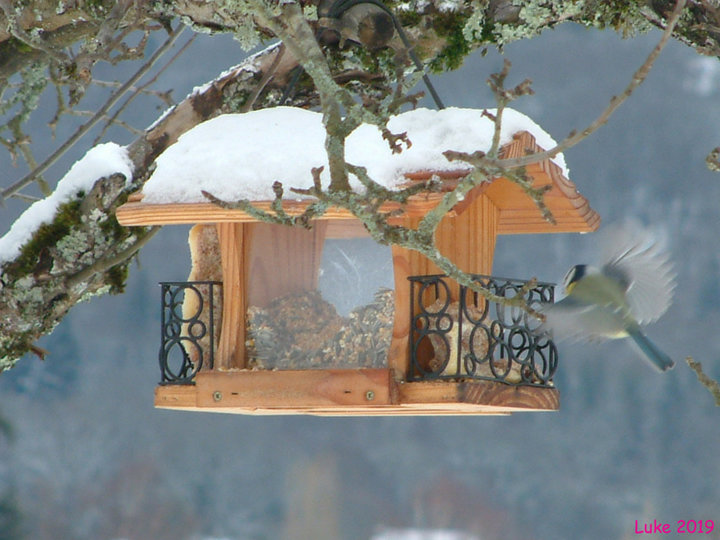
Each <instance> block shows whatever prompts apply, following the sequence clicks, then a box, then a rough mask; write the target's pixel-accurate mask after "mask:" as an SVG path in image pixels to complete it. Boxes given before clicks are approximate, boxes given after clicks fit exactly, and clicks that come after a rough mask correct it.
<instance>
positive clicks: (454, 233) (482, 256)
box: [388, 194, 499, 379]
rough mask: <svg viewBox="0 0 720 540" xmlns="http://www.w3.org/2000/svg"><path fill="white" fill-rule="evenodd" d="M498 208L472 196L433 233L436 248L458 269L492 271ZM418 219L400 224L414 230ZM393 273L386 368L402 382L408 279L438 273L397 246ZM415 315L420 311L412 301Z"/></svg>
mask: <svg viewBox="0 0 720 540" xmlns="http://www.w3.org/2000/svg"><path fill="white" fill-rule="evenodd" d="M498 216H499V213H498V209H497V208H496V207H495V205H494V204H493V203H492V201H491V200H490V199H488V198H487V197H486V196H485V195H484V194H479V195H477V196H476V197H475V199H474V201H473V202H472V203H471V204H468V205H464V207H463V208H462V210H461V211H459V212H458V213H457V215H454V216H451V215H448V216H445V218H444V219H443V220H442V221H441V222H440V225H439V226H438V228H437V231H436V234H435V245H436V246H437V248H438V249H439V250H440V253H442V254H443V255H445V256H446V257H448V258H450V259H451V260H452V261H453V262H454V263H455V264H456V265H457V266H458V267H460V269H461V270H463V271H465V272H468V273H471V274H490V272H491V271H492V261H493V254H494V252H495V239H496V237H497V224H498ZM419 221H420V218H406V219H405V221H404V223H403V225H404V226H406V227H411V228H415V227H417V224H418V223H419ZM392 253H393V266H394V271H395V306H396V309H395V322H394V326H393V337H392V342H391V343H390V352H389V354H388V364H389V365H388V367H390V368H391V369H393V370H394V372H395V377H396V378H398V379H405V378H406V377H407V374H408V372H409V369H410V351H409V346H408V340H409V336H410V330H411V329H410V317H411V314H410V313H408V312H407V311H406V310H407V309H408V308H409V306H410V283H409V281H408V279H407V278H408V276H413V275H432V274H439V273H441V271H440V269H439V268H438V267H437V266H435V264H433V263H432V262H431V261H430V260H429V259H428V258H426V257H425V256H423V255H421V254H420V253H418V252H417V251H412V250H409V249H405V248H402V247H398V246H393V247H392ZM458 296H459V288H458V287H457V286H455V287H451V289H450V297H451V300H452V301H455V300H458ZM415 300H416V302H415V304H416V305H415V313H413V315H415V314H417V313H419V311H420V309H419V306H418V305H417V299H415Z"/></svg>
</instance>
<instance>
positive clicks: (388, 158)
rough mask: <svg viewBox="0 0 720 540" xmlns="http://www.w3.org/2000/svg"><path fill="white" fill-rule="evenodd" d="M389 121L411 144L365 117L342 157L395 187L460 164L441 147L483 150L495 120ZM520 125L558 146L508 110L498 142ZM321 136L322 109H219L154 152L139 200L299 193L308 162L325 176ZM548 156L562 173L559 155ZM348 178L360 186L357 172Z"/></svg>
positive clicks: (447, 113)
mask: <svg viewBox="0 0 720 540" xmlns="http://www.w3.org/2000/svg"><path fill="white" fill-rule="evenodd" d="M488 112H490V113H494V112H495V111H494V110H493V109H488ZM388 128H389V129H390V131H391V132H392V133H396V134H397V133H402V132H407V134H408V137H409V139H410V141H411V143H412V145H411V146H410V147H409V148H407V149H404V150H403V151H402V152H401V153H399V154H397V153H396V154H393V153H392V151H391V150H390V147H389V146H388V143H387V142H386V141H385V140H383V138H382V135H381V132H380V130H379V129H378V128H377V127H376V126H373V125H366V124H364V125H361V126H360V127H358V128H357V129H356V130H355V131H353V133H352V134H350V136H349V137H348V138H347V141H346V160H347V162H348V163H351V164H353V165H358V166H363V167H366V168H367V171H368V174H369V175H370V178H372V179H373V180H375V181H376V182H379V183H381V184H383V185H385V186H387V187H390V188H394V187H397V186H398V185H399V184H401V183H403V182H406V179H405V177H404V176H403V175H404V173H406V172H413V171H418V170H433V171H446V170H457V169H458V168H459V164H458V162H452V163H451V162H449V161H448V160H447V159H446V158H445V157H444V156H443V155H442V152H444V151H445V150H456V151H460V152H474V151H476V150H484V151H486V150H488V149H489V148H490V145H491V142H492V136H493V131H494V123H493V122H492V121H491V120H490V119H489V118H488V117H487V116H484V115H483V110H482V109H461V108H447V109H443V110H439V111H436V110H429V109H416V110H412V111H408V112H405V113H402V114H399V115H397V116H394V117H392V118H391V119H390V121H389V122H388ZM521 131H528V132H530V133H531V134H532V135H533V136H534V137H535V139H536V140H537V143H538V145H539V146H541V147H542V148H545V149H549V148H552V147H553V146H555V141H553V139H552V138H551V137H550V135H548V133H546V132H545V131H544V130H543V129H542V128H540V126H538V125H537V124H536V123H535V122H533V121H532V120H531V119H530V118H528V117H527V116H525V115H523V114H522V113H519V112H517V111H515V110H512V109H505V111H504V115H503V124H502V135H501V141H500V143H501V144H505V143H507V142H510V141H511V140H512V136H513V135H514V134H516V133H518V132H521ZM324 142H325V130H324V127H323V124H322V115H321V114H320V113H317V112H313V111H308V110H305V109H299V108H294V107H275V108H271V109H261V110H258V111H253V112H249V113H245V114H227V115H222V116H218V117H216V118H213V119H211V120H208V121H206V122H203V123H202V124H199V125H198V126H196V127H195V128H193V129H191V130H190V131H188V132H186V133H185V134H183V135H182V136H181V137H180V138H179V140H178V141H177V142H176V143H175V144H173V145H172V146H170V147H169V148H168V149H167V150H165V152H163V154H162V155H160V156H159V157H158V158H157V168H156V170H155V172H154V173H153V175H152V176H151V177H150V179H149V180H148V181H147V182H146V184H145V186H144V187H143V194H144V197H143V202H144V203H146V204H169V203H197V202H206V199H205V197H204V196H203V195H202V193H201V192H202V191H203V190H204V191H207V192H210V193H212V194H213V195H215V196H216V197H218V198H220V199H224V200H228V201H234V200H239V199H248V200H254V201H263V200H272V199H273V198H274V194H273V191H272V184H273V182H275V181H280V182H282V184H283V186H284V187H285V197H286V198H289V199H291V198H300V197H299V196H298V195H295V194H293V193H291V192H290V189H289V188H291V187H295V188H309V187H312V176H311V173H310V171H311V169H312V168H313V167H320V166H324V167H325V170H324V171H323V175H322V179H323V182H324V183H325V185H327V183H329V173H328V166H327V155H326V152H325V146H324ZM553 161H554V162H555V163H556V164H557V165H558V166H559V167H560V168H561V169H562V171H563V173H564V174H565V176H567V167H566V166H565V160H564V158H563V156H562V155H558V156H556V157H555V158H554V159H553ZM351 185H352V186H353V188H354V189H362V187H361V185H360V183H359V182H358V181H357V179H355V178H351Z"/></svg>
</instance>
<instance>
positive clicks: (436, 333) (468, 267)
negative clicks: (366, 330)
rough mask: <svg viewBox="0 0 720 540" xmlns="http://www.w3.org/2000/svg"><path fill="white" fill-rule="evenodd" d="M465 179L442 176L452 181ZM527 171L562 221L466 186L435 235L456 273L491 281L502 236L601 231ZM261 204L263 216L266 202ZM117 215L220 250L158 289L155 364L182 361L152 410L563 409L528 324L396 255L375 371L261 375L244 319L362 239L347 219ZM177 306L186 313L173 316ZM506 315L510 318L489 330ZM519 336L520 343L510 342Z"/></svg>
mask: <svg viewBox="0 0 720 540" xmlns="http://www.w3.org/2000/svg"><path fill="white" fill-rule="evenodd" d="M542 150H543V149H542V148H540V147H539V146H538V145H537V143H536V141H535V138H534V137H533V135H531V134H530V133H528V132H520V133H517V134H516V135H515V136H514V138H513V140H512V141H511V142H510V143H508V144H506V145H505V146H504V147H503V157H518V156H524V155H526V154H527V153H528V152H539V151H542ZM467 172H468V171H467V170H456V171H450V172H448V171H445V172H439V173H437V174H438V175H439V176H440V177H441V178H442V179H443V180H445V181H447V182H448V183H452V181H453V180H456V179H458V178H460V177H462V176H464V175H466V174H467ZM527 173H528V175H529V176H530V177H531V178H532V180H533V185H534V186H535V187H539V186H545V185H549V186H551V187H550V189H549V191H547V192H546V194H545V202H546V204H547V206H548V208H549V209H550V210H551V212H552V214H553V216H554V217H555V219H556V221H557V224H550V223H548V222H547V221H546V220H545V219H543V217H542V215H541V213H540V211H539V210H538V209H537V207H536V206H535V205H534V203H533V202H532V201H531V200H530V199H529V198H528V197H527V196H526V195H525V194H524V193H523V192H522V191H521V189H520V188H519V187H518V186H517V185H515V184H513V183H512V182H510V181H509V180H507V179H505V178H497V179H495V180H494V181H492V182H490V183H487V184H484V185H481V186H479V187H477V188H475V189H474V190H473V191H472V192H471V193H470V194H469V196H468V197H467V198H466V199H465V200H464V201H463V202H462V203H461V204H459V205H458V206H457V207H456V208H455V209H454V210H453V211H452V212H451V213H450V214H449V215H447V216H446V217H445V218H444V219H443V221H442V222H441V224H440V226H439V228H438V231H437V235H436V243H437V246H438V248H439V250H440V251H441V253H443V254H444V255H446V256H447V257H449V258H450V259H451V260H453V261H454V262H455V263H456V264H457V265H458V266H459V267H460V268H461V269H462V270H464V271H465V272H468V273H472V274H478V275H479V276H487V275H489V274H490V273H491V270H492V261H493V252H494V249H495V242H496V238H497V236H498V235H501V234H533V233H558V232H589V231H593V230H595V229H596V228H597V227H598V225H599V216H598V215H597V214H596V213H595V211H593V210H592V209H591V208H590V206H589V205H588V202H587V200H586V199H585V198H583V197H582V196H581V195H580V194H579V193H578V192H577V190H576V189H575V186H574V185H573V184H572V183H571V182H570V181H569V180H568V179H567V178H566V177H565V176H563V173H562V171H561V169H560V168H559V167H558V166H557V165H556V164H555V163H553V162H552V161H550V160H546V161H543V162H541V163H538V164H535V165H531V166H529V167H528V168H527ZM433 174H435V173H434V172H433V171H427V170H425V171H415V172H412V173H408V174H406V176H407V177H408V179H409V180H410V181H412V180H420V179H427V178H429V177H430V176H431V175H433ZM441 197H442V194H441V193H435V194H423V195H418V196H414V197H413V198H412V199H411V200H410V201H409V203H408V204H407V205H406V207H405V209H404V212H403V213H402V214H401V215H400V216H399V217H398V218H397V220H398V223H400V224H402V225H404V226H406V227H415V226H416V225H417V223H418V222H419V220H420V219H421V218H422V216H423V215H424V214H425V213H426V212H427V211H428V210H429V209H431V208H433V207H434V206H435V205H436V204H437V203H438V201H439V200H440V198H441ZM256 204H257V206H258V207H261V208H263V207H264V208H266V209H269V208H270V202H262V201H259V202H257V203H256ZM306 204H307V203H306V202H302V201H296V202H291V201H289V202H287V203H286V204H285V210H286V211H287V212H288V213H293V212H297V213H301V212H302V211H303V209H304V208H305V207H306ZM384 209H385V210H388V209H390V207H389V205H388V206H387V207H386V208H384ZM117 218H118V221H119V222H120V223H121V224H123V225H126V226H140V225H143V226H146V225H169V224H195V225H196V227H195V228H194V229H193V231H191V236H192V235H200V234H202V233H203V232H205V233H208V232H210V233H212V235H215V236H216V238H217V240H216V242H217V245H218V246H219V254H218V253H217V251H215V252H212V250H210V251H209V252H207V253H202V249H200V250H199V251H198V252H197V253H194V254H193V257H194V261H193V263H194V268H195V266H196V263H197V264H199V265H202V264H205V265H206V266H207V267H209V268H211V270H210V271H209V272H205V273H202V272H201V273H199V274H196V275H195V276H192V275H191V278H192V277H194V278H195V281H194V282H188V283H182V284H177V283H176V284H166V285H165V287H164V289H163V291H164V292H163V303H164V308H163V309H164V315H163V325H164V327H163V336H164V337H163V340H164V341H163V348H162V351H161V357H162V355H163V354H165V355H166V356H168V355H170V354H171V352H172V351H171V349H173V348H174V349H175V353H174V354H176V355H179V356H180V357H181V359H180V360H178V362H177V365H176V367H175V368H173V367H169V365H165V366H163V381H162V383H161V384H160V385H159V386H158V387H157V388H156V393H155V406H156V407H161V408H167V409H180V410H192V411H215V412H228V413H240V414H313V415H464V414H474V415H487V414H489V415H502V414H509V413H512V412H518V411H538V410H540V411H549V410H557V409H558V407H559V397H558V391H557V390H556V389H555V387H554V385H553V383H552V373H553V372H554V369H555V362H556V350H555V348H554V344H553V343H552V341H550V340H549V339H548V338H547V336H545V337H544V338H541V337H532V339H537V340H538V341H532V342H531V343H528V342H525V341H523V340H526V339H530V338H529V336H532V331H527V329H524V330H522V332H521V331H520V330H518V328H520V327H522V328H525V326H524V325H528V324H529V323H528V317H527V315H524V312H520V311H519V310H515V311H513V310H511V309H509V308H507V309H506V308H504V307H502V306H490V305H489V304H490V303H488V302H486V301H484V300H483V299H482V298H478V297H476V295H474V294H473V293H472V292H471V291H466V290H465V289H464V288H461V287H459V286H458V285H457V284H456V283H453V282H452V280H449V279H448V278H445V277H442V276H439V275H438V274H440V271H439V270H438V269H437V268H436V267H435V266H434V265H433V264H432V263H431V262H430V261H429V260H428V259H426V258H425V257H424V256H422V255H420V254H418V253H417V252H414V251H410V250H407V249H404V248H400V247H395V246H393V248H392V257H393V268H394V283H395V288H394V292H393V293H390V296H391V299H392V300H393V301H394V316H393V317H392V321H391V323H390V326H389V327H388V329H387V332H388V334H387V335H388V342H389V343H388V344H387V345H388V346H387V348H386V350H385V352H384V353H383V354H384V356H383V357H382V358H381V359H380V361H379V363H378V360H377V358H374V357H373V358H371V359H370V360H369V361H368V360H367V358H360V356H362V355H360V356H358V355H357V354H355V353H353V354H355V356H353V355H352V354H351V355H350V356H349V357H347V358H342V355H343V350H342V348H341V349H340V350H336V351H335V353H336V355H337V358H335V359H334V360H332V361H330V362H329V363H328V361H327V355H326V356H325V360H324V361H323V362H324V363H323V362H320V363H317V362H315V363H313V362H314V361H309V364H308V365H307V366H305V367H298V368H291V369H288V368H287V367H286V368H270V369H267V368H266V369H263V368H262V367H258V365H257V363H255V360H253V354H256V352H257V351H252V350H251V349H252V343H253V338H252V336H251V335H249V334H250V333H252V332H253V329H252V327H251V325H250V326H249V318H250V317H251V315H250V314H252V313H253V310H258V309H266V310H267V309H273V308H272V306H273V305H274V304H273V302H274V301H275V300H276V299H278V298H283V297H287V295H293V294H298V293H302V292H304V291H314V290H316V289H317V282H318V274H319V268H320V260H321V254H322V249H323V243H324V240H325V239H327V238H358V237H363V236H367V233H366V231H365V229H364V228H363V226H362V224H361V223H360V222H359V221H358V220H357V219H355V218H354V217H353V216H352V215H351V214H350V213H348V212H347V211H345V210H342V209H337V208H335V209H333V208H331V209H329V210H328V212H327V213H326V214H325V215H324V216H322V217H321V218H320V219H318V220H316V221H315V222H314V226H313V228H312V229H311V230H305V229H298V228H290V227H284V226H280V225H272V224H267V223H261V222H258V221H257V220H256V219H254V218H253V217H252V216H250V215H248V214H247V213H245V212H243V211H241V210H230V209H224V208H221V207H219V206H216V205H213V204H210V203H185V204H148V203H144V202H143V200H142V194H138V195H136V196H134V197H132V198H131V200H130V201H129V202H128V203H126V204H125V205H123V206H122V207H121V208H120V209H119V210H118V212H117ZM212 235H211V236H212ZM194 272H195V270H194ZM197 278H200V280H198V279H197ZM478 280H480V281H482V282H483V283H484V284H486V285H488V284H492V285H493V286H494V287H495V289H494V290H495V291H496V292H497V293H498V294H510V295H512V294H515V293H517V291H518V290H519V289H520V288H521V286H522V283H520V284H519V285H518V284H516V283H514V282H511V281H509V280H502V279H499V278H489V277H478ZM210 282H212V283H210ZM211 288H212V290H210V289H211ZM540 289H542V291H545V292H541V293H538V296H535V297H532V298H530V299H531V300H533V298H534V300H536V301H552V300H553V299H552V288H551V287H548V286H547V285H546V284H539V285H538V290H540ZM178 291H180V292H182V294H180V292H178ZM191 291H192V292H193V294H194V295H195V296H197V297H198V298H197V299H196V300H195V301H194V307H195V308H197V307H198V305H200V311H199V312H197V313H195V314H192V313H188V312H187V309H188V306H187V303H188V301H187V298H188V297H189V296H190V295H191V294H190V293H191ZM548 291H549V292H548ZM530 294H531V295H532V294H534V293H533V292H532V291H531V293H530ZM548 294H549V296H548ZM190 303H191V304H192V302H190ZM181 304H185V306H183V310H185V311H184V312H183V313H182V314H179V311H180V305H181ZM191 307H192V306H191ZM493 309H494V310H495V311H493ZM511 311H512V313H511ZM213 312H215V313H213ZM249 313H250V314H249ZM296 315H297V314H296ZM311 317H315V315H308V318H311ZM503 318H505V319H507V320H505V321H500V322H498V321H499V319H503ZM509 319H512V320H511V321H510V322H508V320H509ZM500 323H502V324H500ZM513 325H514V326H513ZM536 326H537V325H536ZM321 330H322V329H321ZM321 330H318V332H320V331H321ZM390 332H391V333H390ZM276 337H277V336H276ZM313 337H314V336H310V338H311V341H312V339H313ZM258 339H259V338H258ZM316 339H317V340H318V341H319V340H320V337H317V338H316ZM518 339H519V340H520V343H519V344H517V343H516V344H513V340H516V341H517V340H518ZM178 344H180V345H181V346H178ZM168 351H170V352H168ZM178 351H180V352H179V353H178ZM533 355H535V357H533ZM166 362H168V363H169V360H167V358H166ZM161 364H162V358H161ZM328 366H330V367H328Z"/></svg>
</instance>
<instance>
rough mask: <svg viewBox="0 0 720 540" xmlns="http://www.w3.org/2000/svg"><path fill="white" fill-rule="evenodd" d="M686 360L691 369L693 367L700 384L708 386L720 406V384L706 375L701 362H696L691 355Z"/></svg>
mask: <svg viewBox="0 0 720 540" xmlns="http://www.w3.org/2000/svg"><path fill="white" fill-rule="evenodd" d="M685 361H686V362H687V365H688V366H690V369H692V370H693V371H694V372H695V374H696V375H697V378H698V380H699V381H700V384H702V385H703V386H704V387H705V388H707V389H708V391H709V392H710V393H711V394H712V396H713V398H715V405H716V406H717V407H720V384H719V383H718V382H717V381H716V380H713V379H711V378H710V377H708V376H707V375H705V372H704V371H703V369H702V364H701V363H700V362H696V361H695V360H693V359H692V357H690V356H688V357H687V358H686V359H685Z"/></svg>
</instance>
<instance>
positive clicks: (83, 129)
mask: <svg viewBox="0 0 720 540" xmlns="http://www.w3.org/2000/svg"><path fill="white" fill-rule="evenodd" d="M183 30H184V26H182V25H179V26H178V27H177V28H176V29H175V30H174V31H173V33H172V34H170V36H169V37H168V39H167V40H166V41H165V43H163V44H162V45H161V46H160V48H158V50H156V51H155V53H153V55H152V56H151V57H150V59H149V60H148V61H147V62H146V63H145V64H144V65H143V66H141V67H140V69H138V70H137V71H136V72H135V73H134V74H133V76H132V77H130V78H129V79H128V80H127V81H126V82H125V84H123V85H122V87H120V88H119V89H118V91H117V92H115V93H114V94H112V95H111V96H110V98H109V99H108V100H107V101H106V102H105V103H104V104H103V105H102V106H101V107H100V108H99V109H98V111H97V113H96V114H95V116H94V117H93V118H91V119H90V120H88V121H87V122H86V123H85V124H83V125H82V126H80V127H79V128H78V129H77V131H75V133H74V134H73V135H72V136H70V138H68V139H67V140H66V141H65V142H64V143H63V144H61V145H60V147H59V148H58V149H57V150H55V151H54V152H53V153H52V154H50V156H48V157H47V158H46V159H45V161H43V162H42V163H41V164H40V165H38V166H37V167H36V168H35V169H33V170H32V171H31V172H29V173H28V174H27V175H25V177H23V178H22V179H21V180H18V181H17V182H15V183H14V184H13V185H11V186H10V187H8V188H6V189H4V190H3V191H2V192H0V203H2V201H3V200H5V199H6V198H8V197H12V196H14V195H15V193H17V192H18V191H20V190H21V189H22V188H24V187H25V186H27V185H28V184H30V183H32V182H33V181H34V180H35V177H36V176H38V175H39V174H42V173H44V172H45V171H46V170H48V168H49V167H50V166H51V165H52V164H53V163H55V162H56V161H57V160H58V159H59V158H60V156H62V155H63V154H65V152H67V151H68V150H69V149H70V148H71V147H72V146H74V145H75V143H76V142H78V140H80V138H81V137H82V136H83V135H85V134H86V133H87V132H88V131H90V129H91V128H92V127H93V126H94V125H95V124H97V123H98V122H99V121H100V120H102V119H103V118H104V117H105V115H106V114H107V112H108V110H110V108H112V107H113V105H115V104H116V103H117V102H118V101H119V100H120V98H121V97H122V96H123V95H124V94H125V92H127V90H128V89H129V88H130V87H132V86H133V85H134V84H135V83H136V82H137V81H138V80H139V79H140V78H141V77H143V76H144V75H145V74H146V73H147V72H148V71H149V70H150V69H151V68H152V67H153V65H155V63H156V62H157V61H158V59H159V58H160V57H161V56H162V55H163V54H165V53H166V52H167V51H168V49H170V48H171V47H172V46H173V44H174V43H175V41H177V39H178V37H180V35H181V34H182V32H183Z"/></svg>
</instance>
